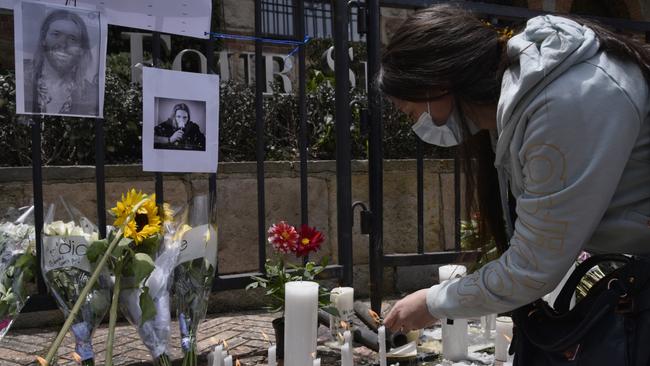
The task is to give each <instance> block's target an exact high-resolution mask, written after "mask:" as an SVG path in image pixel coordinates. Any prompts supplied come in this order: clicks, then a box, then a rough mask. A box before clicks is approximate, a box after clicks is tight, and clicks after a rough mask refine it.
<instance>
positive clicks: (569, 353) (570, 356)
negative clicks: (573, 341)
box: [562, 343, 580, 361]
mask: <svg viewBox="0 0 650 366" xmlns="http://www.w3.org/2000/svg"><path fill="white" fill-rule="evenodd" d="M578 351H580V343H578V344H577V345H576V346H575V348H572V349H568V350H566V351H564V352H563V353H562V354H563V355H564V357H565V358H566V359H567V361H575V360H576V357H578Z"/></svg>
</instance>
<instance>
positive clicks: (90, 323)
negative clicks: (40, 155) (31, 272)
mask: <svg viewBox="0 0 650 366" xmlns="http://www.w3.org/2000/svg"><path fill="white" fill-rule="evenodd" d="M57 206H58V207H57ZM57 208H63V209H62V210H61V209H59V210H58V211H59V213H60V215H58V218H67V219H69V221H63V220H60V219H59V220H54V218H55V217H57V212H56V211H57ZM44 222H45V225H44V227H43V242H42V251H41V253H42V256H41V268H42V271H43V275H44V279H45V284H46V285H47V288H48V290H49V292H50V293H51V294H52V296H53V297H54V299H55V300H56V303H57V305H58V307H59V309H60V310H61V311H62V312H63V314H64V316H66V317H68V316H70V313H71V310H72V308H73V307H74V305H75V303H76V302H77V301H79V300H81V306H80V308H79V311H78V312H77V313H76V314H75V316H74V319H73V321H72V324H71V328H70V329H71V330H72V334H73V335H74V338H75V352H76V353H77V356H78V357H79V359H80V360H81V364H82V365H94V364H95V361H94V360H95V353H94V352H93V346H92V336H93V333H94V331H95V329H96V328H97V326H98V325H99V324H100V323H101V321H102V319H104V316H105V315H106V312H107V311H108V307H109V302H110V277H109V276H108V273H107V272H103V273H102V275H101V276H99V278H98V281H97V282H96V283H95V284H94V285H93V286H92V288H91V289H90V291H89V292H88V293H87V294H85V295H82V290H83V289H84V287H85V286H86V285H87V284H88V281H89V279H90V277H91V274H92V268H91V265H90V262H89V261H88V258H87V257H86V252H87V251H88V247H89V246H90V245H91V243H93V242H95V241H97V240H98V239H99V234H98V231H97V227H96V226H95V225H94V224H92V222H90V220H88V219H87V218H86V217H84V216H83V215H82V214H81V213H80V212H79V211H78V210H76V209H75V208H74V207H71V206H69V205H68V204H67V203H66V202H65V200H63V198H61V204H60V205H51V206H50V208H49V210H48V213H47V214H46V217H45V220H44Z"/></svg>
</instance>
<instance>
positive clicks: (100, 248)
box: [86, 239, 108, 263]
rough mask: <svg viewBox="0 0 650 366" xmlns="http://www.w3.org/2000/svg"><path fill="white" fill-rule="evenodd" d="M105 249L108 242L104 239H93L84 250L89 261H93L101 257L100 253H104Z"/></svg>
mask: <svg viewBox="0 0 650 366" xmlns="http://www.w3.org/2000/svg"><path fill="white" fill-rule="evenodd" d="M106 249H108V242H107V241H106V239H102V240H97V241H94V242H92V244H90V246H89V247H88V250H87V251H86V257H87V258H88V260H89V261H90V263H95V262H97V261H98V260H99V258H101V256H102V255H104V253H105V252H106Z"/></svg>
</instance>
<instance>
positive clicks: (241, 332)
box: [0, 312, 375, 366]
mask: <svg viewBox="0 0 650 366" xmlns="http://www.w3.org/2000/svg"><path fill="white" fill-rule="evenodd" d="M276 316H277V314H269V313H265V312H246V313H237V314H233V313H231V314H214V315H209V316H208V319H207V320H205V321H204V322H203V323H202V324H201V327H200V329H199V336H198V350H199V352H200V354H201V355H200V356H199V357H200V359H199V365H205V364H206V361H205V360H206V355H207V352H208V350H209V349H211V348H213V346H214V345H215V344H217V343H218V342H219V340H226V342H227V343H228V346H229V348H230V354H232V355H233V358H234V359H239V360H240V361H241V363H242V366H249V365H265V364H266V362H267V360H266V349H267V347H268V344H267V342H266V341H265V339H264V336H263V334H262V332H264V333H265V334H267V335H268V337H269V338H270V339H271V341H273V342H274V338H275V337H274V332H273V327H272V325H271V321H272V320H273V319H274V318H275V317H276ZM57 331H58V328H44V329H12V330H10V331H9V333H8V334H7V335H6V336H5V338H4V339H3V340H2V341H0V366H17V365H36V363H35V355H41V356H42V355H44V354H45V353H46V352H47V348H48V347H49V345H50V344H51V342H52V341H53V340H54V338H55V337H56V334H57ZM107 333H108V332H107V327H106V325H105V324H104V325H102V326H101V327H100V328H99V329H98V330H97V331H96V333H95V336H94V337H93V343H94V348H95V351H96V353H97V354H98V355H97V359H96V365H102V364H104V352H105V343H106V337H107ZM328 339H329V331H328V329H327V328H325V327H323V326H321V327H320V328H319V351H318V357H321V358H322V361H323V363H322V364H323V365H338V364H339V362H338V360H339V357H340V356H339V353H338V351H333V350H331V349H329V348H327V347H324V346H323V344H324V342H325V341H326V340H328ZM179 344H180V341H179V331H178V323H177V322H173V323H172V337H171V341H170V350H171V355H170V356H171V357H172V359H174V360H175V362H174V364H175V365H176V364H178V365H180V362H179V361H180V358H181V351H180V347H179ZM73 351H74V340H73V338H72V336H71V335H70V334H69V333H68V335H67V336H66V338H65V340H64V342H63V344H62V346H61V348H60V349H59V356H60V360H59V365H66V366H67V365H75V362H74V361H73V359H72V353H73ZM374 357H375V356H374V353H373V352H372V351H370V350H368V349H367V348H365V347H357V348H356V349H355V359H356V362H355V364H356V365H365V364H369V363H370V361H369V360H374ZM113 361H114V365H116V366H117V365H147V364H149V361H150V356H149V352H148V350H147V348H146V347H145V346H144V344H143V343H142V342H141V341H140V337H139V336H138V333H137V332H136V330H135V328H134V327H132V326H130V325H129V324H128V323H121V324H118V327H117V328H116V335H115V347H114V352H113Z"/></svg>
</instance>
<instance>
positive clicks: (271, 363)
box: [268, 345, 277, 366]
mask: <svg viewBox="0 0 650 366" xmlns="http://www.w3.org/2000/svg"><path fill="white" fill-rule="evenodd" d="M275 350H276V346H275V345H273V346H271V347H269V352H268V359H269V366H276V365H277V361H276V356H275Z"/></svg>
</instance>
